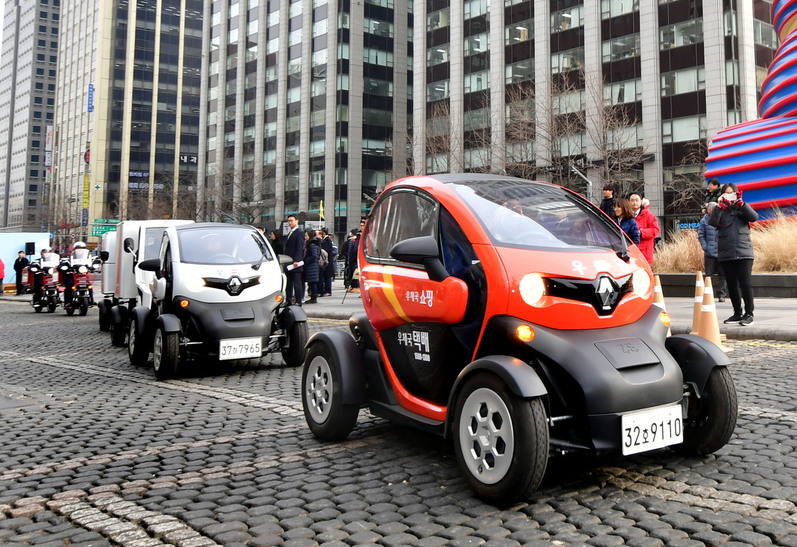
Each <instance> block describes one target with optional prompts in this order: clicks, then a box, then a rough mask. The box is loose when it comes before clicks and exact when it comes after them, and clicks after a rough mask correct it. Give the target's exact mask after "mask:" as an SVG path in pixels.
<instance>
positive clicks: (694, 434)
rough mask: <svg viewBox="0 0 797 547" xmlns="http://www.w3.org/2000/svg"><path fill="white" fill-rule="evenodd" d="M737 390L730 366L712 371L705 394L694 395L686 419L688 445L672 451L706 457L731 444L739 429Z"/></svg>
mask: <svg viewBox="0 0 797 547" xmlns="http://www.w3.org/2000/svg"><path fill="white" fill-rule="evenodd" d="M737 412H738V404H737V399H736V387H735V386H734V385H733V379H732V378H731V373H730V372H729V371H728V369H727V367H717V368H715V369H714V370H712V371H711V374H709V376H708V381H707V382H706V387H705V389H704V390H703V393H702V394H701V396H700V397H699V398H698V397H697V395H695V394H694V393H691V394H690V395H689V399H688V409H687V412H686V420H684V442H683V443H681V444H677V445H673V446H672V447H671V448H672V449H673V450H674V451H676V452H679V453H681V454H687V455H692V456H705V455H706V454H711V453H712V452H716V451H717V450H719V449H720V448H722V447H723V446H725V445H726V444H727V442H728V441H729V440H730V438H731V435H733V430H734V429H735V428H736V415H737Z"/></svg>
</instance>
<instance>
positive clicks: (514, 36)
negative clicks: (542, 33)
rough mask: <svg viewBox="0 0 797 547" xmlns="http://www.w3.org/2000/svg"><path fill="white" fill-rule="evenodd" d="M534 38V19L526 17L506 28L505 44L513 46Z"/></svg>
mask: <svg viewBox="0 0 797 547" xmlns="http://www.w3.org/2000/svg"><path fill="white" fill-rule="evenodd" d="M533 39H534V20H533V19H526V20H525V21H520V22H519V23H515V24H513V25H510V26H508V27H506V28H505V29H504V45H506V46H511V45H513V44H519V43H521V42H528V41H529V40H533Z"/></svg>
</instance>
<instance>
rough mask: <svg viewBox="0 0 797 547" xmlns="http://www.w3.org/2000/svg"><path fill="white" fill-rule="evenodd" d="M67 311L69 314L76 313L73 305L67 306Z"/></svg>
mask: <svg viewBox="0 0 797 547" xmlns="http://www.w3.org/2000/svg"><path fill="white" fill-rule="evenodd" d="M65 311H66V314H67V315H70V316H71V315H75V308H73V307H72V306H67V307H66V308H65Z"/></svg>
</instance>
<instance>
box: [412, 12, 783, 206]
mask: <svg viewBox="0 0 797 547" xmlns="http://www.w3.org/2000/svg"><path fill="white" fill-rule="evenodd" d="M770 12H771V2H769V1H767V0H744V1H742V0H712V1H708V0H657V1H650V2H639V1H638V0H594V1H593V0H590V1H587V0H533V1H527V0H463V1H462V2H453V1H448V0H424V1H418V2H415V5H414V13H413V19H414V28H415V40H414V46H415V48H416V50H417V54H416V55H415V58H414V62H415V70H414V75H415V79H414V81H413V104H414V105H415V108H414V113H413V123H412V126H413V128H414V135H413V136H414V146H413V157H412V164H413V165H414V170H415V171H416V172H420V171H425V172H428V173H432V172H446V171H452V172H456V171H492V172H507V173H510V174H517V175H520V176H524V177H526V178H536V179H545V180H553V181H554V182H557V183H560V184H563V185H565V186H568V187H571V188H573V189H575V190H577V191H579V192H582V193H585V194H589V197H590V198H591V199H593V200H594V201H600V189H601V188H602V186H603V185H604V184H605V183H612V184H614V185H615V187H616V188H617V189H618V191H619V192H621V193H623V194H625V193H628V192H629V191H632V190H633V191H641V192H643V194H644V195H645V196H646V197H647V198H648V199H649V200H650V201H651V207H652V210H653V212H655V213H656V214H657V215H659V216H664V215H669V214H674V213H675V212H676V210H677V209H678V208H679V207H683V206H685V205H689V204H685V203H683V202H679V196H680V195H681V194H682V191H681V190H682V188H683V187H685V185H686V186H688V185H691V186H692V187H695V188H697V189H699V190H702V189H703V188H704V187H705V180H703V178H702V173H703V170H704V165H703V159H704V158H705V154H706V152H707V144H708V142H709V141H710V139H711V138H712V137H713V136H714V135H715V134H716V133H717V131H719V130H720V129H722V128H724V127H725V126H727V125H729V124H734V123H737V122H741V121H745V120H752V119H755V118H757V117H758V113H757V102H758V95H759V90H760V86H761V83H762V80H763V77H764V75H765V74H766V67H767V66H768V65H769V63H770V62H771V60H772V58H773V55H774V52H775V49H776V47H777V41H776V36H775V32H774V30H773V27H772V23H771V21H770V17H771V16H770ZM707 84H708V85H707ZM587 181H589V183H588V182H587Z"/></svg>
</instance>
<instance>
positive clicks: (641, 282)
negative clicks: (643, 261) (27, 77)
mask: <svg viewBox="0 0 797 547" xmlns="http://www.w3.org/2000/svg"><path fill="white" fill-rule="evenodd" d="M631 284H632V285H633V286H634V294H636V295H637V296H639V297H641V298H645V297H646V296H647V295H648V291H650V285H651V279H650V274H649V273H648V271H647V270H645V269H644V268H639V269H638V270H637V271H635V272H634V276H633V277H632V278H631Z"/></svg>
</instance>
